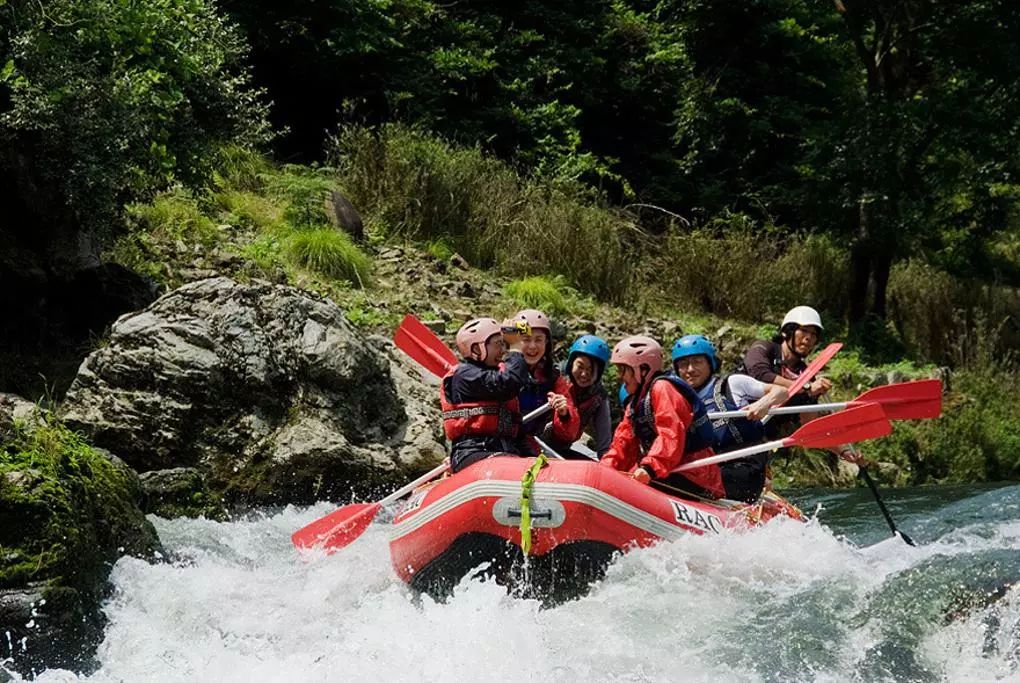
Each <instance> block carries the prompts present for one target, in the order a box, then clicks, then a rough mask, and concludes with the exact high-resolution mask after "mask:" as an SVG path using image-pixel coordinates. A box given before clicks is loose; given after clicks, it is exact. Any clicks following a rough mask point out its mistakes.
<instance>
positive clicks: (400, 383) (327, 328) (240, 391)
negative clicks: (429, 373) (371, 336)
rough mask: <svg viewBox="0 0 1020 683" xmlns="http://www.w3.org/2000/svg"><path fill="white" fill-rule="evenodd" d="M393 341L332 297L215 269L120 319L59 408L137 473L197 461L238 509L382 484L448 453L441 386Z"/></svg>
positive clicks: (208, 481)
mask: <svg viewBox="0 0 1020 683" xmlns="http://www.w3.org/2000/svg"><path fill="white" fill-rule="evenodd" d="M387 344H388V342H387V343H385V344H382V345H380V344H379V342H378V341H374V342H371V341H369V340H367V339H366V338H365V337H364V336H363V335H362V334H361V333H359V332H358V331H357V330H356V329H355V328H354V327H353V326H352V325H351V324H350V323H348V321H347V320H346V318H345V317H344V313H343V311H342V310H341V309H340V308H339V307H338V306H336V304H334V303H332V302H331V301H329V300H327V299H323V298H320V297H318V296H315V295H313V294H310V293H308V292H305V291H302V290H299V289H296V288H293V287H287V286H282V285H276V284H272V283H268V282H262V281H252V282H249V283H240V282H236V281H233V280H231V279H229V278H225V277H218V278H211V279H207V280H202V281H199V282H193V283H189V284H187V285H185V286H183V287H181V288H179V289H177V290H174V291H172V292H170V293H168V294H166V295H164V296H162V297H160V298H159V299H158V300H156V301H155V302H154V303H153V304H152V305H150V306H149V307H148V308H146V309H144V310H142V311H139V312H137V313H133V314H131V315H127V316H124V317H122V318H120V319H119V320H118V321H117V322H116V323H115V324H114V325H113V328H112V330H111V333H110V337H109V342H108V343H107V344H106V345H104V346H103V347H101V348H99V349H97V350H96V351H94V352H93V353H92V354H91V355H90V356H89V357H88V358H87V359H86V360H85V362H84V363H83V364H82V366H81V368H80V369H79V371H78V375H77V377H76V378H75V380H74V383H73V384H72V386H71V389H70V390H69V391H68V394H67V396H66V398H65V401H64V404H63V408H62V416H63V418H64V419H65V420H67V421H68V423H69V424H72V425H73V426H75V427H76V428H78V429H81V430H83V431H85V433H87V434H88V435H89V437H90V438H91V439H92V440H93V442H94V443H95V444H97V445H100V446H103V447H106V448H109V449H110V450H111V451H114V452H116V453H117V454H118V455H120V456H121V457H123V458H124V459H125V460H126V461H127V462H128V463H129V464H130V465H131V466H132V467H133V468H135V470H137V471H138V472H143V473H144V472H149V471H153V470H167V469H173V468H181V467H183V468H195V469H196V470H197V471H200V472H201V473H202V475H203V477H204V479H205V483H206V485H207V487H208V489H209V491H211V492H212V494H213V495H216V496H222V498H223V500H224V501H225V502H227V503H228V504H231V505H256V504H265V503H288V502H295V503H304V502H311V501H314V500H318V499H322V498H344V497H349V496H350V495H352V494H355V493H362V494H363V493H365V492H369V491H371V492H374V491H376V490H378V489H379V488H381V487H385V486H388V485H390V484H392V483H395V482H402V481H405V480H406V478H407V477H408V476H409V475H411V474H414V473H415V472H416V471H417V470H416V468H420V467H426V468H427V467H428V466H429V464H434V463H435V462H438V460H440V459H441V458H442V457H443V454H444V448H443V442H442V433H441V429H440V420H439V416H438V406H437V405H436V403H437V401H436V400H435V394H434V390H429V391H428V392H427V393H424V394H423V393H422V391H421V389H422V383H421V381H420V378H414V377H412V376H410V375H408V374H407V372H406V371H405V370H404V369H403V367H404V365H405V363H406V361H404V360H402V359H400V358H399V356H397V355H396V352H394V351H393V350H392V344H388V345H387ZM411 385H414V386H411ZM423 421H424V422H426V423H427V426H426V425H424V424H422V423H423Z"/></svg>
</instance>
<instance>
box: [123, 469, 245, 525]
mask: <svg viewBox="0 0 1020 683" xmlns="http://www.w3.org/2000/svg"><path fill="white" fill-rule="evenodd" d="M141 481H142V487H143V488H144V489H145V512H147V513H149V514H153V515H159V516H160V517H165V518H166V519H173V518H175V517H192V518H195V517H205V518H207V519H215V520H220V521H222V520H224V519H226V517H227V511H226V508H225V507H224V505H223V499H222V497H221V496H219V495H217V494H215V493H213V492H212V491H210V490H209V489H208V487H207V486H206V483H205V478H204V477H203V475H202V472H200V471H199V470H198V469H196V468H194V467H173V468H170V469H165V470H153V471H152V472H145V473H143V474H142V475H141Z"/></svg>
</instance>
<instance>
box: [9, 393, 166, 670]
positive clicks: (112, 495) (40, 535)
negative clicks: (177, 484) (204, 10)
mask: <svg viewBox="0 0 1020 683" xmlns="http://www.w3.org/2000/svg"><path fill="white" fill-rule="evenodd" d="M3 398H4V400H2V401H0V417H2V418H3V419H0V422H2V423H4V424H5V425H6V427H4V428H3V430H2V438H0V633H2V634H5V637H4V638H3V639H0V662H5V663H4V666H7V667H8V668H13V669H15V670H17V671H19V672H21V673H23V674H26V675H28V674H30V673H31V672H32V671H33V670H36V671H38V670H41V669H43V668H47V667H62V668H69V669H75V670H79V671H80V670H87V669H89V668H90V666H91V663H92V656H93V653H94V650H95V647H96V646H97V645H98V643H99V642H100V641H101V639H102V636H103V628H104V626H105V618H104V616H103V613H102V610H101V608H100V605H101V603H102V601H103V599H104V598H105V597H107V596H108V595H109V591H110V584H109V575H110V569H111V568H112V566H113V564H114V562H116V561H117V559H118V558H119V557H121V556H122V555H124V554H130V555H135V556H139V557H152V556H154V555H155V553H156V552H157V551H158V550H159V539H158V538H157V536H156V531H155V529H153V527H152V524H150V523H149V522H148V521H147V520H146V519H145V516H144V514H143V513H142V511H141V509H140V502H141V498H142V489H141V485H140V483H139V481H138V475H137V474H135V472H134V471H133V470H132V469H131V468H130V467H128V466H127V465H126V464H125V463H124V462H122V461H120V460H119V459H118V458H116V457H115V456H113V455H111V454H110V453H107V452H104V451H102V450H100V449H95V448H91V447H90V446H89V445H88V444H87V443H86V442H85V441H84V440H83V439H82V437H81V436H80V435H78V434H74V433H72V432H71V431H70V430H68V429H67V428H66V427H64V426H63V425H61V424H59V423H58V422H56V421H55V420H53V418H52V416H42V415H39V414H38V413H36V414H35V415H33V416H31V419H25V417H26V416H25V415H24V414H19V413H22V411H23V409H24V403H22V402H17V401H12V400H10V397H7V396H5V397H3Z"/></svg>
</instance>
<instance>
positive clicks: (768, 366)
mask: <svg viewBox="0 0 1020 683" xmlns="http://www.w3.org/2000/svg"><path fill="white" fill-rule="evenodd" d="M774 347H775V343H773V342H768V341H756V342H755V343H753V344H751V348H749V349H748V350H747V353H745V354H744V369H745V370H746V371H747V374H748V375H750V376H751V377H754V378H755V379H756V380H758V381H759V382H765V383H766V384H771V383H772V382H773V380H775V379H776V377H778V375H777V374H776V371H775V369H774V368H775V366H774V365H773V362H774V356H775V349H774Z"/></svg>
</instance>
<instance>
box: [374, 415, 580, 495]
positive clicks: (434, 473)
mask: <svg viewBox="0 0 1020 683" xmlns="http://www.w3.org/2000/svg"><path fill="white" fill-rule="evenodd" d="M550 407H551V406H550V405H549V404H548V403H546V404H545V405H544V406H540V407H538V408H535V409H534V410H532V411H531V412H530V413H528V414H527V415H525V416H524V417H523V418H522V421H523V422H527V421H529V420H533V419H535V418H536V417H538V416H540V415H542V414H543V413H546V412H548V411H549V408H550ZM535 440H536V441H538V439H535ZM539 444H540V445H541V446H542V448H545V449H546V450H548V451H549V452H550V453H553V454H554V455H555V452H554V451H553V450H552V449H550V448H549V447H548V446H546V445H545V444H543V443H542V442H541V441H539ZM556 457H557V458H558V457H560V456H559V455H556ZM449 467H450V465H449V464H447V463H445V462H444V463H442V464H441V465H437V466H436V467H434V468H433V469H431V470H429V471H428V472H426V473H425V474H423V475H421V476H420V477H418V478H417V479H415V480H414V481H412V482H411V483H410V484H407V485H405V486H402V487H401V488H399V489H397V490H396V491H394V492H393V493H391V494H390V495H388V496H386V497H385V498H383V499H382V500H380V501H379V505H380V506H385V505H388V504H390V503H392V502H393V501H395V500H399V499H401V498H403V497H404V496H406V495H407V494H408V493H410V492H411V491H414V490H415V489H416V488H418V487H419V486H421V485H422V484H425V483H427V482H429V481H432V480H433V479H435V478H436V477H438V476H439V475H440V474H442V473H443V472H445V471H446V470H447V469H449Z"/></svg>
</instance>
